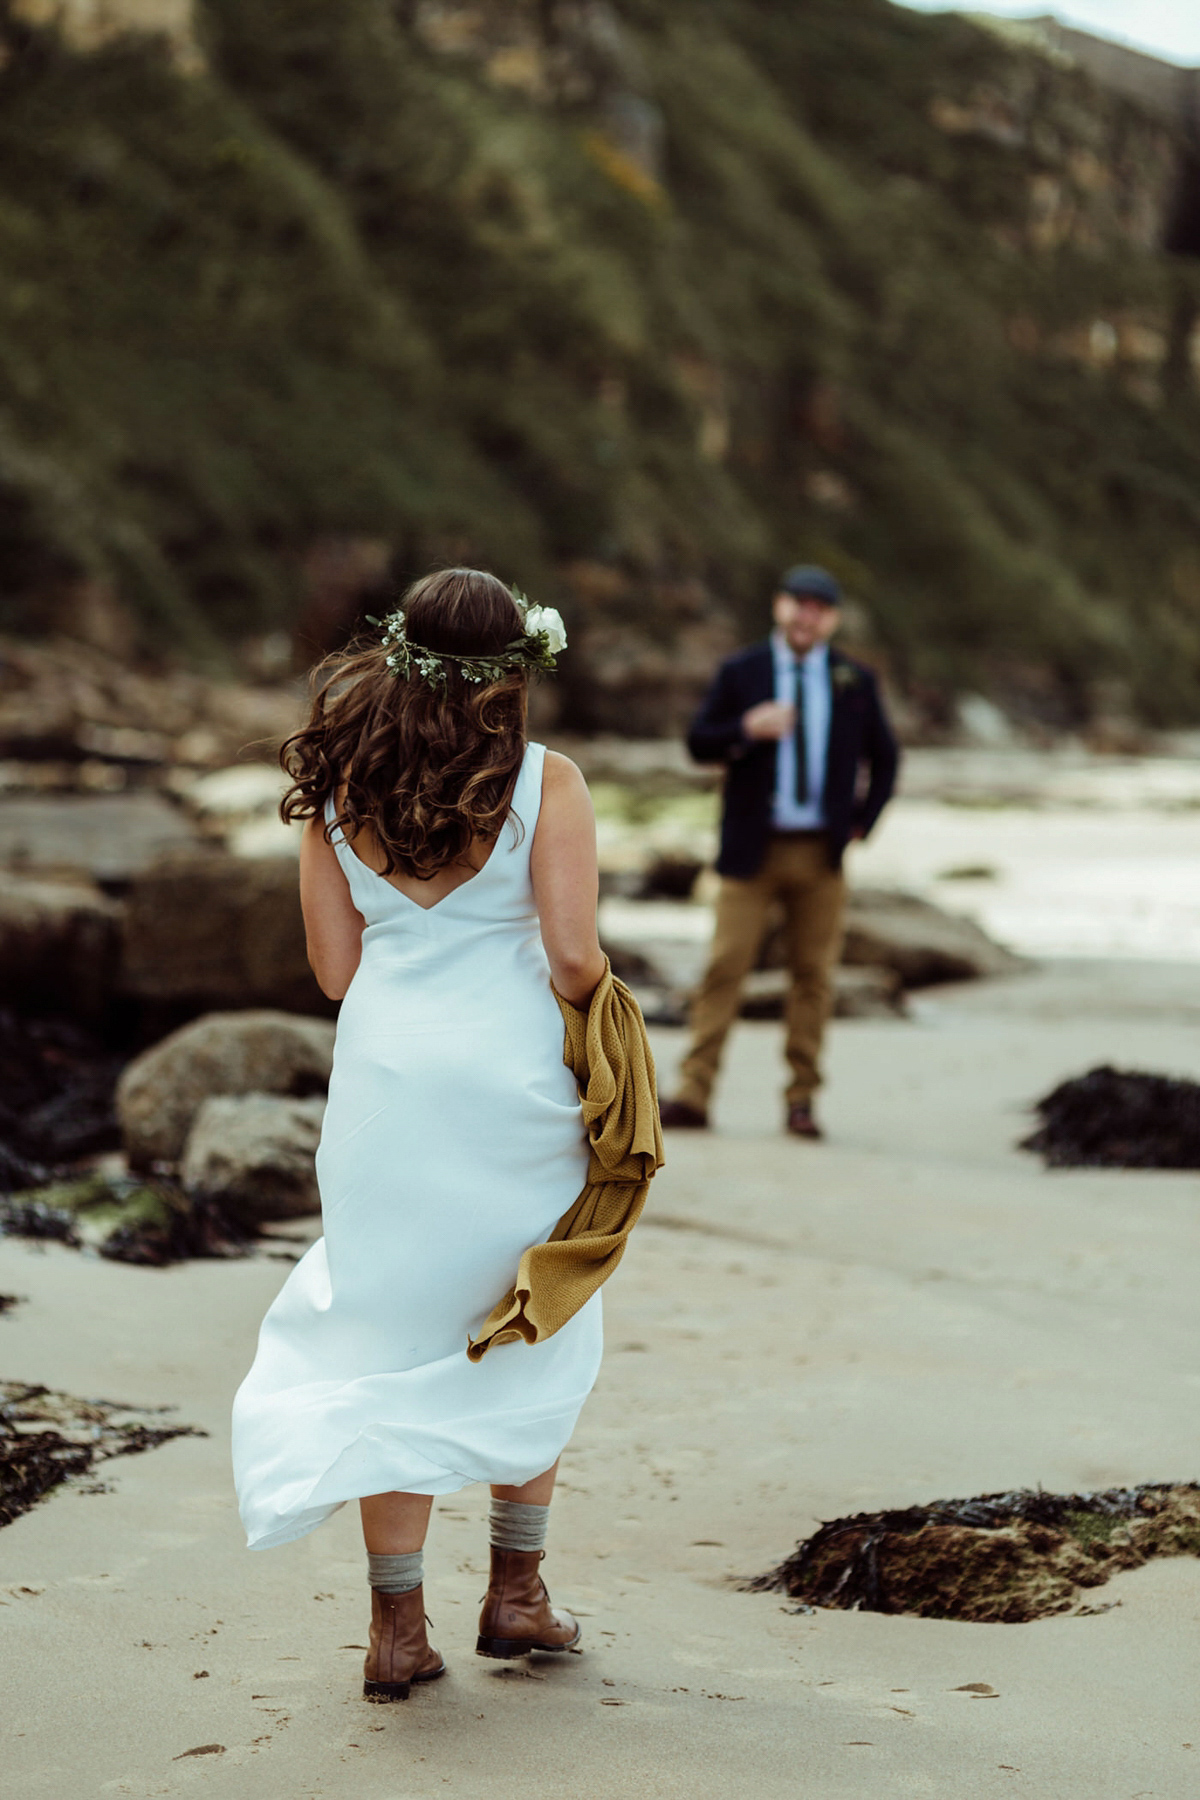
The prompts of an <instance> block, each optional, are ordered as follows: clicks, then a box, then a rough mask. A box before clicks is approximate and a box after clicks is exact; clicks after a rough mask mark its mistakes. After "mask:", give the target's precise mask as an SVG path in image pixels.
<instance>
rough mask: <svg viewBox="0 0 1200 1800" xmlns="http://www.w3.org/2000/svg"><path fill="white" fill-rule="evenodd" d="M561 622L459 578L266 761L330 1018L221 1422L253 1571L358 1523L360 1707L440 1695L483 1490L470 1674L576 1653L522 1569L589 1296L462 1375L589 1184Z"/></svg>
mask: <svg viewBox="0 0 1200 1800" xmlns="http://www.w3.org/2000/svg"><path fill="white" fill-rule="evenodd" d="M565 641H566V640H565V634H564V633H563V630H562V622H561V620H560V619H559V617H558V614H557V613H555V612H553V611H552V610H550V609H547V608H540V607H529V606H527V605H526V604H525V603H524V602H522V601H520V600H519V599H518V598H517V597H515V596H514V594H513V593H512V592H511V591H510V590H509V589H508V588H507V587H505V586H504V585H503V583H502V582H500V581H498V580H497V579H496V578H495V577H494V576H492V575H488V574H483V573H481V572H480V571H478V570H474V569H450V570H446V571H444V572H442V573H438V574H434V575H429V576H427V577H426V578H425V579H424V580H422V581H419V582H417V583H416V584H415V586H414V587H412V588H411V589H410V590H409V591H408V593H407V594H406V595H405V596H404V599H403V601H402V603H401V610H400V612H398V613H395V614H393V615H392V616H391V617H390V618H389V619H388V620H387V621H386V624H385V627H384V630H383V634H382V638H381V641H380V642H378V643H377V644H375V645H373V646H371V647H370V648H368V649H366V650H362V651H359V652H357V653H353V654H349V655H346V656H344V657H341V658H337V659H334V663H333V667H332V669H331V670H330V671H329V672H328V674H327V678H326V679H325V680H324V682H323V684H322V685H321V686H320V687H319V690H318V693H317V696H316V700H315V703H314V707H313V713H312V718H311V720H310V722H309V724H308V725H307V727H306V728H305V729H304V730H303V731H301V732H299V733H298V734H297V735H296V736H295V737H293V738H292V739H291V740H289V743H288V744H287V745H285V747H284V765H285V768H286V769H287V771H288V773H289V774H290V775H291V777H292V783H293V785H292V787H291V788H290V789H289V791H288V793H287V795H286V797H285V799H284V802H283V809H282V810H283V816H284V817H285V818H286V819H303V820H304V821H306V823H305V829H304V835H303V841H302V846H301V852H300V897H301V902H302V905H303V909H304V921H305V928H306V931H307V937H308V953H309V960H310V962H311V964H312V967H313V970H314V972H315V974H316V977H317V980H318V981H319V983H320V985H321V987H322V989H323V991H324V992H325V993H326V994H328V995H329V996H330V997H331V998H332V999H338V1000H341V1001H342V1008H341V1014H340V1017H339V1020H338V1028H337V1042H336V1048H335V1052H334V1063H333V1074H332V1077H331V1080H330V1085H329V1103H328V1108H327V1111H326V1114H325V1123H324V1127H323V1131H322V1136H321V1144H320V1149H319V1151H318V1153H317V1174H318V1179H319V1182H320V1191H321V1207H322V1213H323V1222H324V1232H325V1235H324V1237H323V1238H322V1239H320V1240H318V1242H317V1243H315V1244H314V1245H313V1246H312V1248H311V1249H310V1250H309V1251H308V1252H307V1254H306V1255H305V1256H304V1257H303V1258H302V1259H301V1261H300V1262H299V1263H297V1265H296V1267H295V1268H294V1270H293V1271H292V1273H291V1275H290V1276H289V1278H288V1280H287V1282H286V1283H285V1285H284V1287H283V1289H282V1291H281V1293H280V1294H279V1296H278V1298H277V1299H276V1301H275V1302H274V1304H273V1305H272V1306H271V1308H270V1310H269V1312H268V1313H267V1316H266V1318H265V1319H264V1321H263V1325H262V1330H261V1333H260V1336H259V1342H258V1351H257V1355H256V1357H255V1360H254V1365H253V1367H252V1369H251V1370H250V1373H249V1375H248V1376H247V1377H246V1380H245V1381H244V1383H243V1384H242V1387H241V1389H240V1390H239V1392H238V1396H237V1399H236V1402H235V1406H234V1446H233V1447H234V1467H235V1475H236V1479H237V1486H238V1499H239V1504H240V1507H241V1513H242V1518H243V1521H244V1523H245V1526H246V1532H247V1537H248V1541H249V1544H250V1546H251V1548H255V1549H263V1548H267V1547H268V1546H271V1545H274V1544H283V1543H287V1542H288V1541H289V1540H291V1539H293V1538H297V1537H300V1536H302V1535H303V1534H304V1533H306V1532H308V1531H311V1530H313V1528H314V1527H315V1526H317V1525H319V1524H320V1523H321V1522H322V1521H323V1520H324V1519H327V1518H328V1517H329V1515H330V1514H331V1513H333V1512H334V1511H336V1510H337V1508H338V1507H340V1506H342V1505H344V1504H345V1503H346V1501H348V1500H357V1501H358V1503H359V1507H360V1510H361V1515H362V1527H363V1535H364V1538H365V1540H366V1550H367V1565H368V1579H369V1581H370V1585H371V1590H372V1619H371V1636H370V1647H369V1650H368V1654H367V1659H366V1667H365V1686H364V1692H365V1694H366V1695H367V1696H368V1697H369V1698H371V1699H376V1700H403V1699H406V1698H407V1696H408V1693H409V1688H410V1684H412V1683H413V1682H425V1681H433V1680H435V1679H436V1678H437V1677H438V1676H439V1675H442V1674H443V1673H444V1672H445V1664H444V1663H443V1661H442V1658H441V1656H440V1655H439V1653H438V1652H437V1650H435V1649H434V1648H433V1647H432V1645H431V1644H430V1643H429V1641H428V1638H427V1637H426V1632H425V1603H424V1598H423V1594H422V1580H423V1563H422V1550H423V1545H424V1541H425V1533H426V1528H427V1525H428V1521H429V1512H430V1507H431V1504H432V1498H433V1496H434V1495H435V1494H450V1493H453V1492H455V1491H456V1490H457V1489H459V1488H461V1487H464V1486H465V1485H466V1484H467V1483H469V1482H475V1481H486V1482H489V1483H491V1488H492V1508H491V1578H490V1581H489V1584H488V1591H487V1597H486V1599H485V1601H484V1605H483V1615H482V1618H481V1620H480V1626H479V1638H478V1642H477V1646H476V1648H477V1651H478V1653H479V1654H480V1655H482V1656H494V1657H514V1656H522V1655H524V1654H525V1653H526V1652H528V1651H529V1650H534V1649H536V1650H569V1649H571V1648H572V1647H573V1646H574V1645H575V1644H577V1643H578V1641H579V1637H580V1627H579V1625H578V1623H577V1622H576V1621H575V1619H573V1618H572V1617H571V1615H570V1614H569V1613H565V1612H556V1611H554V1610H553V1609H552V1608H551V1606H550V1602H549V1597H548V1595H547V1593H546V1589H545V1586H544V1585H543V1583H542V1581H541V1579H540V1576H539V1573H538V1565H539V1563H540V1561H541V1557H542V1554H543V1551H542V1546H543V1543H544V1541H545V1536H546V1524H547V1518H548V1514H549V1508H550V1499H551V1495H552V1493H553V1490H554V1478H555V1472H556V1469H557V1464H558V1458H559V1455H560V1453H561V1451H562V1449H563V1447H564V1446H565V1444H566V1443H567V1441H568V1439H569V1438H570V1435H571V1432H572V1430H573V1429H574V1425H575V1421H576V1419H577V1417H578V1415H579V1411H580V1408H581V1407H582V1405H583V1403H584V1401H585V1399H586V1398H587V1395H588V1393H589V1392H590V1390H591V1388H592V1385H593V1383H594V1381H595V1379H596V1373H597V1370H598V1367H599V1363H600V1356H601V1347H602V1346H601V1316H600V1295H599V1292H598V1291H597V1292H596V1293H594V1294H593V1296H592V1297H591V1298H590V1299H589V1300H588V1301H587V1303H586V1304H585V1305H583V1306H582V1308H581V1309H580V1310H579V1311H578V1312H576V1313H575V1315H574V1316H573V1317H572V1318H570V1319H569V1320H568V1321H567V1323H566V1324H565V1325H563V1327H562V1329H561V1330H559V1331H557V1332H556V1333H555V1334H554V1335H553V1336H551V1337H548V1338H546V1339H545V1341H543V1342H537V1343H533V1344H525V1343H511V1342H506V1341H504V1340H500V1341H499V1342H498V1343H497V1346H496V1347H495V1348H493V1349H491V1350H490V1351H489V1353H488V1354H487V1356H486V1357H484V1358H483V1359H482V1360H480V1361H478V1362H475V1361H471V1360H468V1357H467V1355H466V1354H465V1350H466V1344H467V1340H468V1336H469V1335H471V1334H472V1333H475V1332H477V1331H478V1330H479V1327H480V1325H481V1323H482V1321H484V1320H485V1318H486V1317H487V1315H488V1313H489V1309H491V1308H492V1307H493V1306H494V1304H495V1303H496V1301H497V1299H498V1298H499V1297H500V1296H501V1295H502V1294H503V1293H504V1292H505V1289H506V1288H508V1287H509V1286H510V1285H511V1282H512V1279H513V1272H514V1270H515V1269H516V1267H517V1264H518V1261H519V1259H520V1257H521V1253H522V1252H523V1251H524V1250H525V1249H526V1248H527V1247H528V1246H529V1245H531V1244H534V1243H537V1242H539V1241H541V1240H544V1239H545V1238H546V1237H547V1236H548V1235H549V1233H550V1232H551V1231H552V1229H553V1227H554V1225H555V1223H556V1221H557V1220H558V1219H559V1218H560V1216H561V1215H562V1214H563V1213H564V1212H566V1210H567V1209H568V1208H569V1207H570V1206H571V1204H572V1203H573V1202H574V1200H575V1198H576V1196H577V1195H578V1194H579V1192H580V1189H581V1187H582V1185H583V1182H584V1178H585V1174H586V1171H587V1166H588V1154H587V1147H586V1144H585V1140H584V1134H583V1127H582V1122H581V1110H580V1104H579V1097H578V1092H577V1088H576V1082H575V1078H574V1076H573V1075H572V1073H571V1071H570V1070H568V1069H567V1068H566V1067H565V1066H564V1064H563V1019H562V1016H561V1015H560V1012H559V1007H558V1004H557V1001H556V999H555V996H554V993H553V992H552V991H551V981H553V983H554V986H555V988H557V990H558V992H559V994H561V995H562V996H563V997H564V998H565V999H566V1000H568V1001H570V1002H573V1003H574V1004H575V1005H576V1006H583V1007H586V1006H587V1003H588V1000H589V998H590V996H591V995H592V993H593V991H594V990H595V989H596V987H597V984H598V983H599V982H600V981H601V978H602V976H603V975H604V973H605V967H606V965H605V960H604V957H603V955H602V952H601V950H600V945H599V941H598V939H597V935H596V897H597V871H596V842H595V823H594V818H593V814H592V808H591V801H590V799H589V796H588V792H587V788H586V786H585V784H584V780H583V777H582V776H581V775H580V773H579V771H578V769H577V768H576V767H575V765H574V764H573V763H571V762H570V761H568V760H567V758H566V757H563V756H558V755H556V754H554V753H553V752H549V751H547V750H545V749H544V748H543V747H542V746H541V745H540V744H531V743H529V742H527V740H526V736H525V718H526V696H527V689H528V681H529V675H530V671H531V669H533V668H539V667H540V668H547V667H553V661H554V655H555V653H556V652H557V651H558V650H559V649H561V648H563V647H564V645H565Z"/></svg>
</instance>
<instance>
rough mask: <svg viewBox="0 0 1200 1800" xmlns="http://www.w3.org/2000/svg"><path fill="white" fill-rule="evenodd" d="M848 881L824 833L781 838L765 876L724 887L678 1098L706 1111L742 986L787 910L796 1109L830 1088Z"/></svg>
mask: <svg viewBox="0 0 1200 1800" xmlns="http://www.w3.org/2000/svg"><path fill="white" fill-rule="evenodd" d="M845 903H846V878H845V876H844V875H843V873H842V871H841V870H840V869H835V868H834V867H833V866H832V863H831V859H830V853H829V843H828V839H827V836H826V834H825V833H824V832H823V831H781V832H775V833H774V834H773V835H772V837H771V840H770V843H769V845H768V847H767V854H766V857H765V859H764V861H763V865H762V868H761V869H760V870H759V872H758V874H757V875H751V876H748V877H744V878H743V877H738V876H730V875H726V876H724V877H723V878H722V881H721V889H720V893H719V895H718V897H717V913H716V925H715V930H714V933H713V945H712V952H711V954H710V956H709V961H708V967H707V969H706V970H705V973H704V977H703V979H702V981H701V983H700V986H699V987H698V988H697V990H696V993H695V995H694V997H693V1000H692V1006H691V1017H690V1024H691V1045H690V1047H689V1049H688V1054H687V1057H686V1058H685V1060H684V1063H683V1068H682V1070H681V1080H680V1085H679V1088H678V1090H677V1098H678V1099H679V1100H681V1101H682V1102H683V1103H684V1104H685V1105H687V1106H694V1107H695V1108H696V1109H697V1110H698V1111H700V1112H707V1110H708V1102H709V1096H710V1094H711V1092H712V1088H713V1083H714V1082H715V1081H716V1078H717V1070H718V1067H719V1066H720V1061H721V1051H722V1049H723V1048H724V1044H725V1038H726V1036H727V1035H728V1032H729V1028H730V1026H731V1025H732V1024H733V1021H734V1020H735V1019H736V1017H737V1014H738V1007H739V1005H740V1003H741V997H742V986H743V983H744V982H745V979H746V976H747V975H748V974H749V973H750V971H751V969H752V968H753V967H754V965H755V963H756V961H757V960H758V954H759V951H760V949H761V948H762V943H763V939H764V937H765V935H766V931H767V927H768V925H769V923H770V920H771V915H772V911H773V910H774V909H775V908H776V907H778V906H780V905H781V906H782V909H783V918H784V929H785V936H786V944H787V964H788V972H789V974H790V976H791V982H790V986H789V989H788V998H787V1007H786V1014H785V1017H786V1025H787V1041H786V1056H787V1061H788V1066H789V1069H790V1071H791V1076H790V1080H789V1082H788V1087H787V1103H788V1105H789V1106H806V1105H808V1104H809V1103H810V1102H811V1100H812V1097H813V1094H814V1093H815V1092H816V1090H817V1088H818V1087H819V1086H820V1083H821V1066H820V1059H821V1041H822V1039H823V1037H824V1035H825V1026H826V1023H827V1022H828V1019H829V1015H830V1012H831V1011H832V1005H833V980H832V972H833V968H834V965H835V964H836V962H837V959H838V955H839V953H840V950H841V944H842V920H843V914H844V912H845Z"/></svg>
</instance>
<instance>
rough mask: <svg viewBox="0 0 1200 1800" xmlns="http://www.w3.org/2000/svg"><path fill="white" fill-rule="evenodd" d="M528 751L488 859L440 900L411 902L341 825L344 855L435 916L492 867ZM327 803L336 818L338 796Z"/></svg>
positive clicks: (421, 910) (527, 749) (527, 746)
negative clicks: (366, 857) (366, 856)
mask: <svg viewBox="0 0 1200 1800" xmlns="http://www.w3.org/2000/svg"><path fill="white" fill-rule="evenodd" d="M531 748H532V745H531V744H530V743H529V742H528V741H527V742H526V744H525V750H524V753H523V755H522V757H521V766H520V768H519V769H518V771H517V779H516V781H515V783H514V784H513V791H512V798H511V800H510V801H509V804H508V811H507V813H506V814H505V815H504V820H503V823H502V824H501V826H500V830H499V831H498V832H497V833H496V836H495V838H494V839H493V840H492V846H491V848H490V850H489V851H488V853H487V856H486V857H485V858H484V860H483V862H482V863H481V864H480V866H479V868H478V869H476V870H475V872H474V874H473V875H468V876H467V878H466V880H465V881H460V882H459V883H458V884H457V886H455V887H452V888H451V889H450V890H449V892H448V893H445V894H443V895H442V896H441V898H440V899H439V900H434V901H432V902H431V904H430V905H428V906H422V904H421V902H420V901H419V900H414V899H413V897H412V895H411V894H406V893H405V891H404V889H403V888H400V887H397V886H396V884H395V882H394V881H392V880H391V879H390V878H389V877H388V876H387V875H381V874H380V873H379V870H378V869H373V868H372V867H371V865H370V863H369V862H365V861H364V860H363V858H362V857H361V856H360V855H359V854H358V851H357V850H356V849H355V848H354V845H353V844H352V843H351V841H350V839H349V838H348V837H347V836H346V834H345V832H344V831H343V830H342V829H341V827H340V826H339V827H338V831H337V835H338V837H339V838H340V839H341V841H342V843H343V844H344V846H345V848H346V852H347V854H348V855H349V856H352V857H353V858H354V860H355V862H356V863H357V864H358V865H359V867H360V868H362V869H365V870H366V872H367V874H368V875H373V876H374V877H375V880H376V881H381V882H382V883H383V884H384V886H385V887H389V888H391V890H392V892H393V894H399V896H400V898H401V900H405V901H407V902H408V904H409V906H411V907H412V908H413V910H414V911H415V912H419V913H426V914H428V913H435V912H437V911H439V909H440V908H441V907H443V906H445V905H446V903H447V901H449V900H453V898H454V896H455V894H459V893H461V892H462V890H463V889H464V888H468V887H473V886H474V884H475V883H476V882H477V881H478V880H479V879H480V877H481V876H483V875H486V874H487V872H488V870H489V869H490V868H491V866H492V861H493V858H494V857H495V856H496V854H497V852H498V851H499V849H500V839H501V837H502V836H503V835H504V831H505V829H506V827H507V826H508V825H509V823H510V822H511V820H512V816H513V812H514V810H515V808H516V800H517V794H518V792H519V790H520V788H521V783H522V782H523V780H524V779H525V773H526V770H527V769H528V767H529V752H530V750H531ZM326 804H327V806H328V807H329V808H331V809H332V810H333V813H334V817H335V818H336V816H337V796H336V794H330V796H329V800H328V802H327V803H326ZM331 822H332V821H331Z"/></svg>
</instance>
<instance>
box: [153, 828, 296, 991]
mask: <svg viewBox="0 0 1200 1800" xmlns="http://www.w3.org/2000/svg"><path fill="white" fill-rule="evenodd" d="M121 985H122V987H123V989H124V991H125V992H126V993H127V994H128V995H130V996H131V997H132V998H135V999H137V1000H140V1001H143V1002H151V1003H153V1002H160V1003H168V1004H170V1005H171V1006H174V1007H180V1006H187V1007H192V1008H195V1009H196V1010H198V1011H199V1010H206V1009H210V1008H214V1007H226V1006H280V1007H286V1008H287V1009H288V1010H289V1011H294V1012H301V1013H320V1012H322V1011H324V1010H325V1007H326V1006H327V1004H328V1003H327V1002H326V1000H325V999H324V997H323V995H322V993H321V990H320V989H319V988H318V986H317V984H316V981H315V980H314V979H313V975H312V971H311V970H310V968H309V966H308V957H307V954H306V950H305V942H304V919H303V917H302V915H301V912H300V893H299V887H298V883H297V879H296V865H295V862H294V861H291V860H288V859H284V858H280V857H277V856H265V857H239V856H230V855H227V854H226V853H225V852H224V851H205V852H202V853H191V854H182V855H176V856H171V857H166V858H164V859H163V860H161V861H160V862H158V863H156V864H155V865H154V866H153V867H152V868H149V869H147V870H145V871H144V872H143V873H141V874H139V875H138V876H137V877H136V878H135V880H134V881H133V883H132V885H131V887H130V890H129V894H128V898H127V901H126V916H125V933H124V948H123V953H122V964H121Z"/></svg>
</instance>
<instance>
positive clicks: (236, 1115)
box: [181, 1094, 325, 1226]
mask: <svg viewBox="0 0 1200 1800" xmlns="http://www.w3.org/2000/svg"><path fill="white" fill-rule="evenodd" d="M324 1114H325V1102H324V1100H323V1099H322V1098H321V1097H320V1096H318V1095H314V1096H312V1097H311V1098H309V1099H307V1100H291V1099H286V1098H282V1097H281V1096H279V1095H277V1094H237V1095H223V1096H219V1097H217V1098H214V1099H211V1100H206V1101H205V1102H204V1104H203V1106H202V1107H201V1108H200V1110H199V1112H198V1113H197V1115H196V1120H195V1123H194V1124H193V1126H192V1129H191V1132H190V1134H189V1136H188V1140H187V1146H186V1148H185V1150H184V1154H183V1164H182V1169H181V1175H182V1179H183V1185H184V1188H185V1190H186V1191H187V1193H189V1194H190V1195H193V1196H196V1197H201V1198H204V1199H207V1200H210V1201H213V1202H215V1203H216V1205H217V1206H218V1207H219V1208H220V1210H221V1212H222V1213H223V1214H224V1215H225V1216H227V1217H231V1218H234V1219H236V1220H237V1221H238V1222H239V1223H240V1224H242V1225H243V1226H253V1225H257V1224H259V1223H261V1222H263V1221H265V1220H268V1219H291V1218H295V1217H297V1216H298V1215H299V1214H301V1213H315V1212H319V1211H320V1210H321V1200H320V1195H319V1194H318V1192H317V1173H316V1168H315V1165H314V1161H313V1158H314V1157H315V1155H316V1149H317V1144H318V1142H319V1140H320V1136H321V1120H322V1118H323V1117H324Z"/></svg>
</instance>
